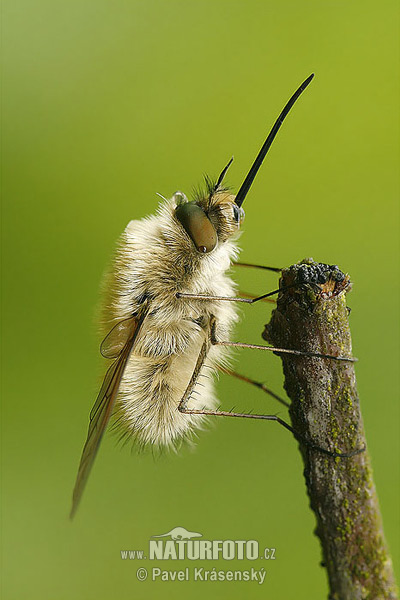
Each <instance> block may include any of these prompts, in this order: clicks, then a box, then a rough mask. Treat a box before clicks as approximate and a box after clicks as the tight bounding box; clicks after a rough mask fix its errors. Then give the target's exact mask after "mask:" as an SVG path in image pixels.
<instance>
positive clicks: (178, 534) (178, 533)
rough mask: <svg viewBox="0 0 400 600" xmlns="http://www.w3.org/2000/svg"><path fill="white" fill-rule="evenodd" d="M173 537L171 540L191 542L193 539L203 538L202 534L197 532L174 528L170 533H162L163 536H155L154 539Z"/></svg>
mask: <svg viewBox="0 0 400 600" xmlns="http://www.w3.org/2000/svg"><path fill="white" fill-rule="evenodd" d="M167 536H171V540H191V539H192V538H197V537H203V534H202V533H196V532H195V531H188V530H187V529H185V528H184V527H174V529H171V531H168V533H162V534H161V535H153V536H152V537H153V538H161V537H167Z"/></svg>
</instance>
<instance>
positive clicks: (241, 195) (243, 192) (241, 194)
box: [235, 73, 314, 206]
mask: <svg viewBox="0 0 400 600" xmlns="http://www.w3.org/2000/svg"><path fill="white" fill-rule="evenodd" d="M313 77H314V73H312V74H311V75H310V76H309V77H307V79H306V80H305V81H303V83H302V84H301V86H300V87H299V88H298V89H297V90H296V91H295V93H294V94H293V96H292V97H291V98H290V100H289V101H288V102H287V104H286V106H285V108H284V109H283V110H282V112H281V114H280V115H279V117H278V118H277V120H276V121H275V123H274V126H273V127H272V129H271V131H270V132H269V134H268V137H267V139H266V140H265V142H264V144H263V146H262V148H261V150H260V152H259V153H258V155H257V158H256V160H255V161H254V163H253V165H252V167H251V169H250V171H249V172H248V174H247V177H246V179H245V180H244V181H243V183H242V186H241V188H240V190H239V191H238V193H237V195H236V199H235V202H236V204H237V205H238V206H241V205H242V204H243V201H244V199H245V198H246V196H247V192H248V191H249V189H250V187H251V184H252V183H253V181H254V178H255V176H256V175H257V171H258V169H259V168H260V167H261V165H262V162H263V160H264V158H265V155H266V154H267V152H268V150H269V149H270V147H271V144H272V142H273V141H274V138H275V136H276V134H277V133H278V131H279V128H280V126H281V125H282V123H283V120H284V119H285V117H286V115H287V114H288V112H289V111H290V109H291V108H292V106H293V104H294V103H295V102H296V100H297V98H298V97H299V96H300V94H301V93H302V92H303V91H304V90H305V89H306V87H307V86H308V84H309V83H310V82H311V80H312V79H313Z"/></svg>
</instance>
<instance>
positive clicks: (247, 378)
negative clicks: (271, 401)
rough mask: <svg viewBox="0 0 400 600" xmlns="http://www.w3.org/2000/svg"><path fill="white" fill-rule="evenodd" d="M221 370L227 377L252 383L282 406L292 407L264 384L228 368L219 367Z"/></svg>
mask: <svg viewBox="0 0 400 600" xmlns="http://www.w3.org/2000/svg"><path fill="white" fill-rule="evenodd" d="M219 370H220V371H221V372H222V373H225V374H226V375H231V376H232V377H236V378H237V379H240V380H241V381H245V382H246V383H250V384H251V385H254V386H255V387H257V388H258V389H260V390H262V391H263V392H265V393H266V394H268V395H269V396H271V397H272V398H275V400H277V401H278V402H280V403H281V404H283V405H284V406H286V407H287V408H289V406H290V404H289V402H286V400H284V399H283V398H281V397H280V396H278V394H275V392H273V391H272V390H270V389H269V388H268V387H267V386H266V385H265V384H264V383H260V382H259V381H255V380H254V379H250V378H249V377H246V375H241V374H240V373H236V371H232V369H227V368H226V367H219Z"/></svg>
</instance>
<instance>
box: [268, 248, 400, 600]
mask: <svg viewBox="0 0 400 600" xmlns="http://www.w3.org/2000/svg"><path fill="white" fill-rule="evenodd" d="M293 284H299V285H295V286H293ZM290 286H292V287H290ZM281 288H282V289H283V290H285V291H282V292H281V293H280V295H279V298H278V302H277V308H276V309H275V310H274V311H273V314H272V318H271V321H270V322H269V324H268V325H266V327H265V331H264V333H263V337H264V339H266V340H267V341H268V342H270V343H272V344H274V345H275V346H280V347H283V348H291V349H292V348H296V349H301V350H305V351H308V352H321V353H324V354H330V355H332V354H333V355H337V356H338V355H340V356H351V353H352V348H351V335H350V328H349V319H348V315H349V310H348V309H347V306H346V292H347V291H348V290H349V289H350V281H349V278H348V276H344V274H343V273H341V271H339V269H338V268H337V267H334V266H328V265H321V264H317V263H315V262H314V261H312V259H307V260H305V261H302V262H301V263H299V264H298V265H294V266H292V267H290V268H289V269H286V270H285V271H283V273H282V279H281ZM281 359H282V363H283V370H284V374H285V389H286V391H287V393H288V396H289V397H290V399H291V401H292V403H291V406H290V411H289V412H290V416H291V419H292V424H293V427H294V428H295V430H296V431H298V432H299V434H301V435H302V436H304V437H305V438H306V439H309V440H310V441H312V442H313V443H314V444H317V445H318V446H320V447H322V448H326V449H328V450H330V451H333V452H351V451H353V450H355V449H357V448H361V447H363V446H364V445H365V444H366V441H365V433H364V427H363V422H362V417H361V412H360V406H359V399H358V395H357V387H356V378H355V371H354V363H350V362H338V361H333V360H329V359H324V358H309V357H302V356H291V355H281ZM300 450H301V453H302V456H303V460H304V466H305V469H304V475H305V480H306V485H307V491H308V495H309V498H310V505H311V508H312V510H313V511H314V512H315V515H316V519H317V527H316V530H315V533H316V535H317V536H318V537H319V538H320V541H321V546H322V553H323V562H322V565H323V566H325V567H326V569H327V572H328V579H329V586H330V595H329V600H359V599H360V600H361V599H368V600H384V599H392V600H393V599H396V598H398V596H397V592H396V586H395V581H394V575H393V569H392V562H391V558H390V556H389V553H388V549H387V546H386V543H385V539H384V534H383V528H382V520H381V515H380V511H379V505H378V498H377V495H376V490H375V485H374V482H373V477H372V470H371V463H370V458H369V455H368V452H367V451H365V452H362V453H361V454H358V455H357V456H353V457H352V458H332V457H329V456H326V455H324V454H322V453H320V452H319V451H318V450H314V449H313V448H310V447H308V446H305V445H304V444H300Z"/></svg>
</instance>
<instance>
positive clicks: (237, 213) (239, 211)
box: [233, 204, 244, 225]
mask: <svg viewBox="0 0 400 600" xmlns="http://www.w3.org/2000/svg"><path fill="white" fill-rule="evenodd" d="M233 218H234V219H235V221H236V223H237V224H238V225H240V223H243V221H244V210H243V208H242V207H241V206H240V207H239V206H238V205H237V204H233Z"/></svg>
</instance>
